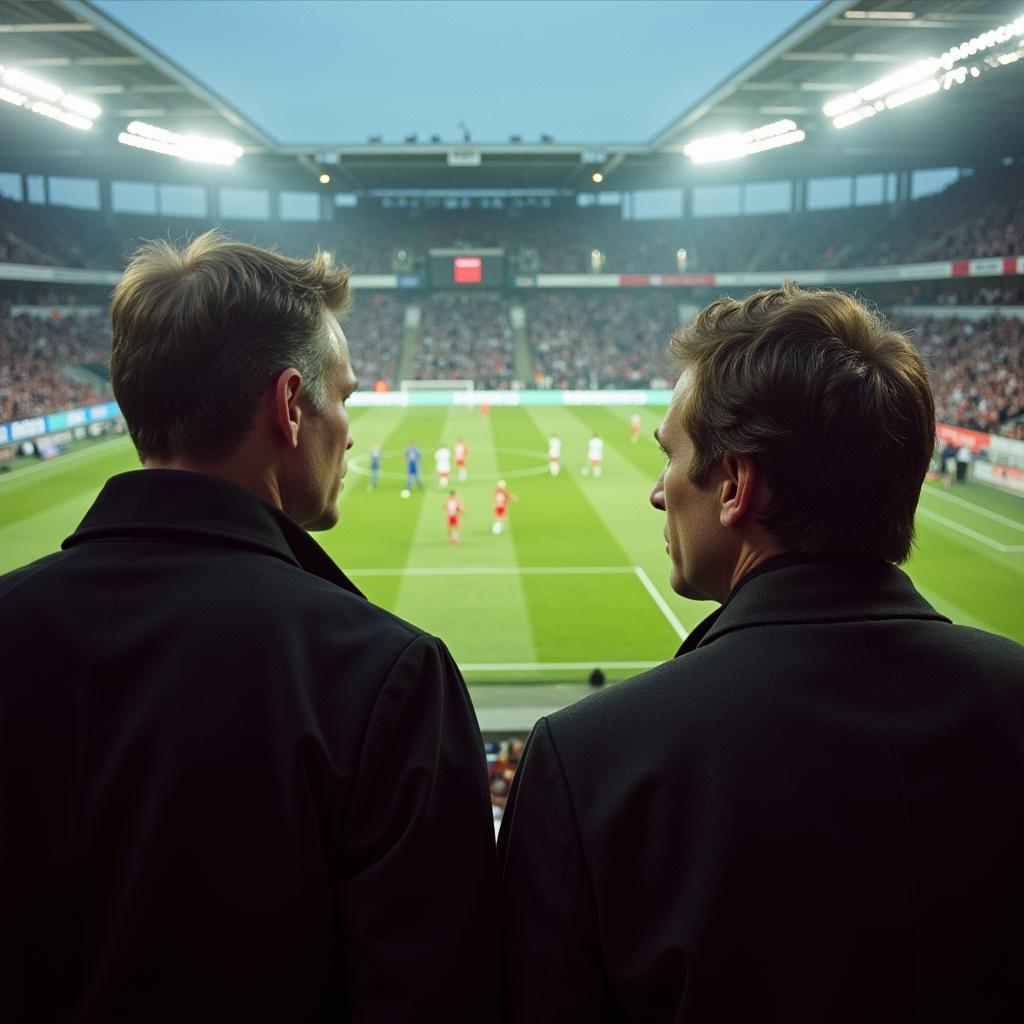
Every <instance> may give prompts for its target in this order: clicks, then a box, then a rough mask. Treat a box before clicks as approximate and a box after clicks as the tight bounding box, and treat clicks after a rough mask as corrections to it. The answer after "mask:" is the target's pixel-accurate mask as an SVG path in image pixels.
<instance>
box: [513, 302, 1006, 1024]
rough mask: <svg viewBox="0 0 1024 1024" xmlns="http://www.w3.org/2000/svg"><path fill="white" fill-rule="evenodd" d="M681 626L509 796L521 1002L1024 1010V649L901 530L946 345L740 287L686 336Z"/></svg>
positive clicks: (576, 720) (874, 1017) (855, 1017)
mask: <svg viewBox="0 0 1024 1024" xmlns="http://www.w3.org/2000/svg"><path fill="white" fill-rule="evenodd" d="M672 352H673V354H674V356H675V357H676V359H677V361H678V364H679V368H680V370H681V376H680V378H679V383H678V385H677V387H676V390H675V394H674V397H673V399H672V403H671V405H670V407H669V410H668V412H667V414H666V416H665V418H664V420H663V422H662V424H661V426H660V427H659V428H658V431H657V438H658V441H659V443H660V445H661V447H662V448H663V449H664V452H665V458H666V465H665V470H664V472H663V473H662V474H661V476H660V477H659V479H658V481H657V483H656V484H655V485H654V490H653V492H652V494H651V503H652V504H653V505H654V507H655V508H656V509H658V510H660V511H661V512H663V513H664V535H665V541H666V551H667V554H668V557H669V561H670V563H671V582H672V587H673V589H674V590H675V591H676V592H677V593H678V594H680V595H683V596H686V597H692V598H696V599H708V600H714V601H717V602H720V603H721V605H722V607H721V608H719V609H718V610H717V611H715V612H714V613H713V614H712V615H710V616H709V617H708V618H707V619H705V620H704V621H703V622H702V623H701V624H700V625H699V626H697V627H696V629H695V630H694V631H693V632H692V633H691V634H690V636H689V637H688V638H687V640H686V642H685V643H684V644H683V646H682V648H681V649H680V651H679V653H678V655H677V656H676V658H675V659H674V660H673V661H671V662H668V663H666V664H665V665H662V666H660V667H659V668H656V669H654V670H652V671H650V672H647V673H645V674H643V675H641V676H639V677H637V678H635V679H632V680H630V681H628V682H625V683H622V684H620V685H619V686H615V687H613V688H612V689H610V690H608V691H606V692H602V693H600V694H597V695H595V696H593V697H590V698H588V699H587V700H584V701H581V702H580V703H578V704H575V705H573V706H572V707H569V708H567V709H565V710H563V711H561V712H559V713H557V714H554V715H551V716H549V717H547V718H544V719H541V721H540V722H539V723H538V724H537V726H536V727H535V729H534V732H533V734H532V735H531V737H530V740H529V743H528V746H527V750H526V754H525V757H524V760H523V763H522V765H521V767H520V769H519V772H518V773H517V775H516V779H515V783H514V784H513V787H512V792H511V794H510V796H509V801H508V805H507V808H506V811H505V816H504V819H503V823H502V830H501V835H500V839H499V863H500V869H501V871H502V908H501V916H502V922H503V935H504V936H505V937H506V939H507V943H508V944H507V947H506V948H505V949H504V950H503V953H502V971H503V976H504V977H503V997H504V999H505V1001H506V1006H507V1019H508V1020H510V1021H514V1022H519V1021H522V1022H527V1021H529V1022H530V1024H541V1022H545V1021H565V1020H586V1021H588V1024H595V1022H597V1021H619V1020H636V1021H641V1020H642V1021H652V1022H655V1021H657V1022H662V1021H663V1022H669V1021H674V1022H677V1024H687V1022H689V1024H692V1022H704V1021H715V1022H719V1021H721V1022H729V1024H732V1022H734V1021H742V1022H747V1021H750V1022H753V1021H758V1022H763V1021H773V1022H774V1021H778V1022H785V1024H803V1022H807V1024H812V1022H813V1024H822V1022H826V1021H827V1022H829V1024H835V1022H846V1021H850V1022H852V1021H872V1022H879V1021H881V1022H889V1021H892V1022H896V1021H901V1022H902V1021H908V1020H920V1021H929V1022H934V1021H938V1020H941V1021H945V1020H957V1021H963V1020H979V1021H981V1020H984V1021H986V1022H991V1021H997V1020H998V1021H1003V1020H1006V1021H1009V1020H1019V1019H1021V1017H1022V1015H1024V971H1022V970H1021V964H1022V963H1024V938H1022V935H1024V933H1022V930H1021V927H1020V922H1021V919H1022V918H1024V819H1022V814H1021V808H1022V807H1024V649H1022V648H1021V647H1020V646H1019V645H1017V644H1015V643H1013V642H1012V641H1010V640H1007V639H1004V638H1002V637H997V636H992V635H990V634H987V633H982V632H980V631H978V630H974V629H967V628H963V627H957V626H953V625H951V624H950V622H949V620H948V619H946V618H945V617H944V616H942V615H940V614H939V613H938V612H936V611H935V610H934V609H933V608H931V607H930V606H929V605H928V603H927V602H926V601H925V600H924V599H923V598H922V597H921V596H920V595H919V594H918V593H917V592H916V590H915V589H914V587H913V585H912V584H911V582H910V580H909V579H908V578H907V576H906V575H904V573H903V572H901V571H900V570H899V569H897V568H896V564H895V563H899V562H903V561H905V560H906V558H907V557H908V555H909V553H910V548H911V542H912V539H913V531H914V509H915V506H916V504H917V500H918V496H919V493H920V489H921V485H922V482H923V479H924V475H925V472H926V470H927V468H928V463H929V459H930V457H931V454H932V450H933V446H934V422H933V404H932V397H931V393H930V390H929V387H928V382H927V378H926V374H925V370H924V367H923V365H922V362H921V359H920V357H919V355H918V353H917V352H916V350H915V349H914V348H913V347H912V346H911V345H910V344H909V342H908V341H907V340H906V339H905V338H904V337H902V336H901V335H899V334H897V333H895V332H894V331H892V330H890V329H889V328H888V327H887V326H886V325H885V323H884V322H883V321H882V320H881V319H880V318H879V317H877V316H875V315H873V314H872V313H871V312H869V311H868V310H866V309H865V308H863V307H862V306H861V305H860V304H858V303H857V302H856V301H854V300H853V299H851V298H850V297H849V296H846V295H843V294H841V293H837V292H824V291H801V290H800V289H798V288H796V287H794V286H792V285H787V286H785V287H783V288H780V289H776V290H773V291H767V292H760V293H758V294H755V295H751V296H750V297H748V298H747V299H746V300H744V301H743V302H736V301H733V300H732V299H720V300H719V301H717V302H715V303H713V304H712V305H711V306H709V307H708V308H707V309H705V310H704V311H703V312H702V313H701V314H700V315H699V316H698V317H697V318H696V320H694V321H693V322H692V323H691V324H689V325H688V326H686V327H684V328H682V329H681V330H680V331H678V332H677V333H676V335H675V337H674V338H673V340H672Z"/></svg>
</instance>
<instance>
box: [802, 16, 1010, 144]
mask: <svg viewBox="0 0 1024 1024" xmlns="http://www.w3.org/2000/svg"><path fill="white" fill-rule="evenodd" d="M853 13H854V12H850V11H847V12H846V16H847V17H850V16H851V14H853ZM857 13H858V15H859V14H860V13H864V14H865V17H866V16H867V14H868V13H874V14H877V13H879V12H857ZM889 13H893V12H889ZM1021 36H1024V15H1022V16H1021V17H1019V18H1017V19H1016V21H1012V22H1007V24H1005V25H1000V26H999V27H998V28H994V29H991V30H990V31H988V32H983V33H981V35H978V36H975V37H974V38H973V39H968V40H965V41H964V42H962V43H960V44H959V45H958V46H952V47H950V48H949V49H948V50H946V52H945V53H943V54H941V55H940V56H938V57H928V58H927V59H926V60H919V61H916V62H915V63H913V64H910V65H908V66H907V67H905V68H901V69H900V70H899V71H896V72H894V73H893V74H890V75H886V76H885V77H884V78H880V79H878V80H877V81H875V82H870V83H869V84H868V85H865V86H863V87H862V88H860V89H858V90H857V91H856V92H850V93H844V94H843V95H842V96H837V97H835V98H834V99H831V100H829V101H828V103H826V104H825V105H824V107H822V112H823V113H824V114H825V116H826V117H830V118H832V124H833V125H834V126H835V127H836V128H847V127H849V126H850V125H851V124H857V122H858V121H863V120H864V119H865V118H868V117H873V116H874V114H875V113H877V112H878V111H880V110H893V109H895V108H896V107H901V106H903V104H904V103H910V102H911V101H913V100H919V99H922V98H923V97H925V96H931V95H932V94H933V93H936V92H938V91H939V90H940V89H946V90H948V89H951V88H953V87H954V86H957V85H963V84H964V83H965V82H966V81H967V79H968V75H969V76H970V77H971V78H978V77H979V76H980V75H981V73H982V70H983V69H982V68H979V67H978V66H977V65H976V64H975V65H968V64H966V63H965V62H966V61H969V60H970V58H972V57H974V56H975V55H976V54H979V53H983V52H984V51H985V50H991V49H992V48H993V47H1001V46H1005V45H1006V44H1007V43H1013V44H1014V45H1015V49H1013V50H1008V51H1006V52H1004V53H993V54H989V55H988V56H986V57H985V58H984V60H983V61H982V63H983V64H984V65H986V66H987V67H989V68H1000V67H1005V66H1006V65H1007V64H1013V63H1015V62H1016V61H1017V60H1019V59H1020V58H1021V56H1024V54H1022V52H1021V47H1020V46H1019V45H1018V44H1017V43H1016V41H1017V40H1018V39H1020V37H1021Z"/></svg>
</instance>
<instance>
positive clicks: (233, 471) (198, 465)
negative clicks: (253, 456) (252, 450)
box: [142, 455, 284, 508]
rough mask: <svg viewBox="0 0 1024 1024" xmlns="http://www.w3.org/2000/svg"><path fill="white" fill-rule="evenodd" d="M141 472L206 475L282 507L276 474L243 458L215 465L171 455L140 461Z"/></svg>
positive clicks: (214, 463) (218, 462)
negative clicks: (174, 470)
mask: <svg viewBox="0 0 1024 1024" xmlns="http://www.w3.org/2000/svg"><path fill="white" fill-rule="evenodd" d="M142 468H143V469H179V470H186V471H188V472H190V473H205V474H206V475H207V476H216V477H219V478H220V479H221V480H227V481H228V482H229V483H233V484H237V485H238V486H239V487H244V488H245V489H246V490H247V491H252V492H253V494H255V495H257V496H258V497H260V498H262V499H263V500H264V501H268V502H270V504H271V505H274V506H276V507H277V508H283V507H284V506H283V504H282V502H281V488H280V486H279V484H278V480H277V476H276V474H275V473H274V472H273V471H272V470H271V469H269V468H266V467H264V468H263V470H262V471H260V469H258V468H254V467H253V466H250V465H247V464H246V461H245V460H244V459H238V458H229V459H222V460H219V461H217V462H208V461H201V460H199V459H193V458H189V457H186V456H180V455H172V456H168V457H166V458H160V457H150V458H146V459H144V460H143V462H142Z"/></svg>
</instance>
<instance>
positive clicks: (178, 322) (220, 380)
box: [110, 231, 349, 459]
mask: <svg viewBox="0 0 1024 1024" xmlns="http://www.w3.org/2000/svg"><path fill="white" fill-rule="evenodd" d="M348 301H349V274H348V270H347V269H345V268H340V269H337V270H332V269H331V266H330V261H329V258H328V257H327V256H326V255H325V254H324V253H319V252H318V253H317V254H316V256H315V257H314V258H313V259H311V260H296V259H290V258H289V257H287V256H281V255H280V254H278V253H276V252H269V251H267V250H266V249H259V248H257V247H256V246H253V245H245V244H243V243H241V242H235V241H232V240H231V239H229V238H227V237H225V236H224V235H221V234H219V233H217V232H216V231H208V232H207V233H206V234H204V235H200V236H199V237H198V238H196V239H195V240H193V241H192V242H190V243H188V244H187V245H185V246H184V248H182V249H179V248H177V247H176V246H174V245H172V244H171V243H170V242H166V241H153V242H146V243H145V244H144V245H143V246H142V247H141V248H139V249H138V250H137V251H136V252H135V254H134V255H133V256H132V259H131V261H130V262H129V264H128V267H127V268H126V270H125V272H124V275H123V277H122V278H121V280H120V282H119V283H118V285H117V287H116V288H115V289H114V298H113V304H112V306H111V321H112V334H113V340H112V346H111V356H110V379H111V383H112V384H113V387H114V395H115V397H116V398H117V401H118V404H119V405H120V407H121V412H122V413H123V415H124V418H125V421H126V422H127V424H128V430H129V432H130V433H131V436H132V440H133V441H134V442H135V447H136V448H137V449H138V452H139V456H140V458H143V459H145V458H147V457H153V456H156V457H167V456H171V455H189V456H193V457H201V458H205V459H209V458H217V457H222V456H225V455H228V454H230V453H231V451H232V450H233V449H234V448H235V447H236V446H237V444H238V443H239V442H240V441H241V440H242V438H243V437H244V436H245V434H246V433H247V431H248V429H249V427H250V425H251V423H252V418H253V415H254V414H255V411H256V405H257V402H258V400H259V396H260V394H261V393H262V391H263V389H264V388H265V387H266V386H267V385H268V384H269V383H270V382H271V381H272V380H273V379H274V378H275V377H276V376H277V374H279V373H280V372H281V371H282V370H285V369H287V368H288V367H289V366H294V367H295V368H296V369H297V370H299V372H300V373H301V374H302V380H303V388H304V390H305V392H306V394H307V396H308V398H309V400H310V401H311V402H312V403H313V405H314V406H315V407H316V408H318V409H319V408H323V405H324V401H325V395H324V371H325V369H326V368H327V367H328V366H330V365H331V363H332V361H333V359H335V358H336V356H335V354H334V346H333V342H332V340H331V337H330V334H329V331H328V330H327V327H326V325H325V324H324V313H325V311H327V310H330V311H332V312H342V311H344V310H345V309H346V308H347V305H348Z"/></svg>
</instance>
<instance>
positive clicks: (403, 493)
mask: <svg viewBox="0 0 1024 1024" xmlns="http://www.w3.org/2000/svg"><path fill="white" fill-rule="evenodd" d="M410 494H412V491H409V490H406V489H405V488H404V487H403V488H402V497H403V498H408V497H409V495H410Z"/></svg>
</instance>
